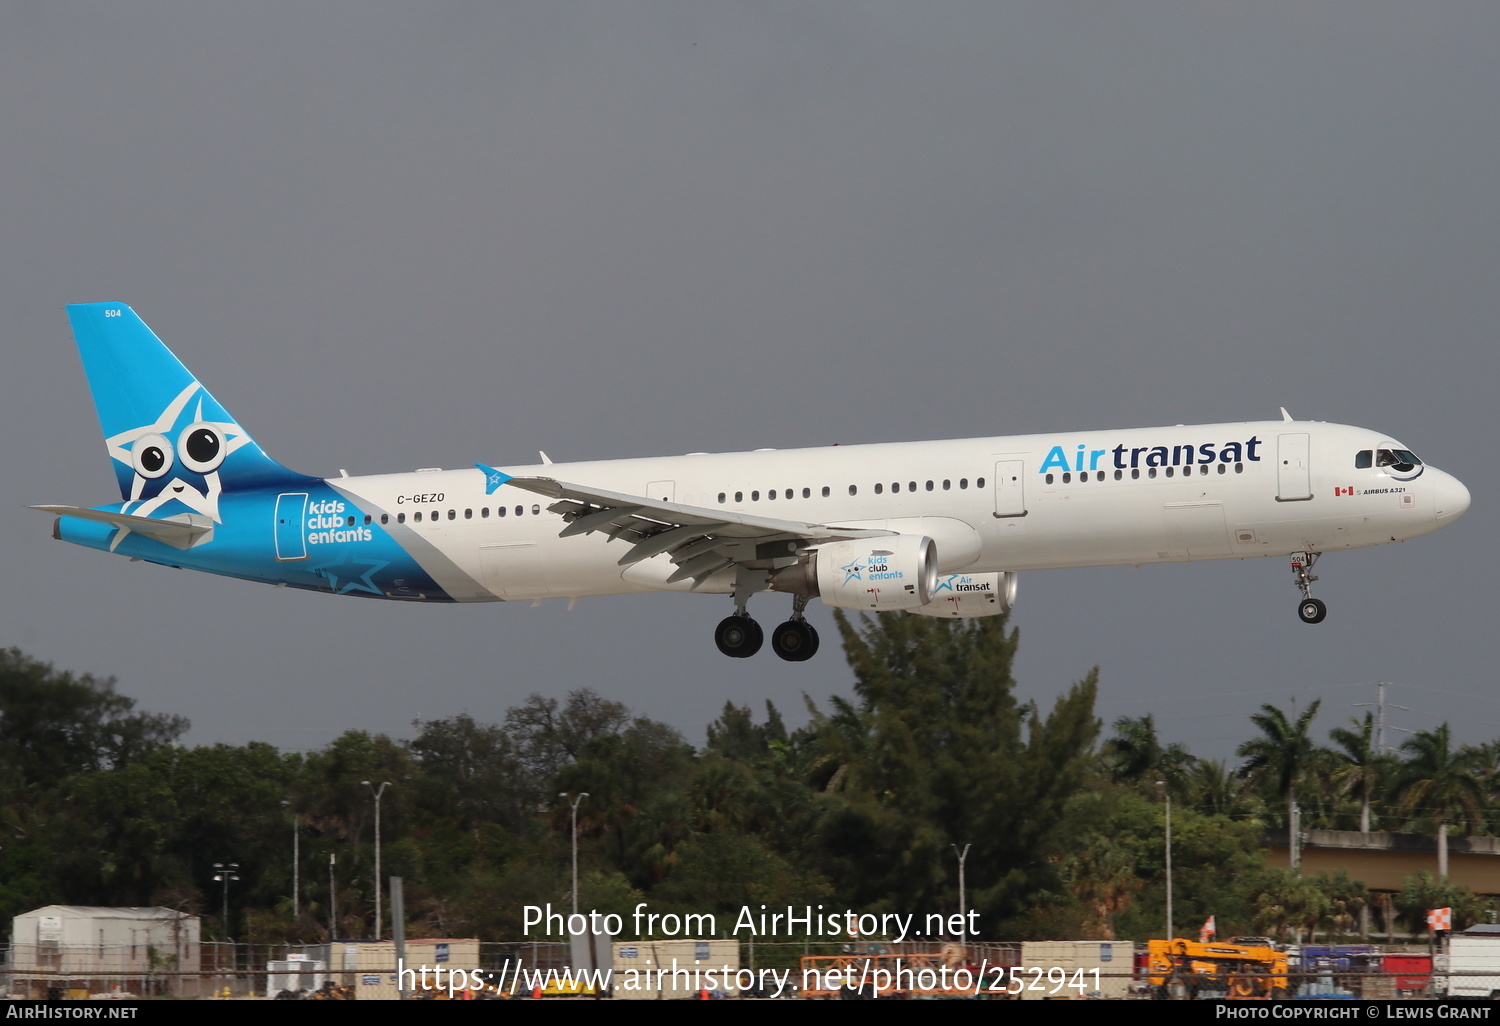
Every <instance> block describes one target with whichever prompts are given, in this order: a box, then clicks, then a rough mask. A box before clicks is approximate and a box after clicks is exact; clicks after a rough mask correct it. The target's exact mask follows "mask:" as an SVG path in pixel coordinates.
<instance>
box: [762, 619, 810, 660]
mask: <svg viewBox="0 0 1500 1026" xmlns="http://www.w3.org/2000/svg"><path fill="white" fill-rule="evenodd" d="M817 650H818V632H817V631H815V630H813V629H812V625H811V624H809V623H807V622H806V621H805V620H788V621H786V622H785V623H783V624H779V625H777V627H776V629H775V630H774V631H772V632H771V651H773V652H775V653H776V654H777V655H779V656H781V658H783V659H785V660H786V661H787V662H789V663H801V662H805V661H807V660H808V659H811V658H812V657H813V653H814V652H816V651H817Z"/></svg>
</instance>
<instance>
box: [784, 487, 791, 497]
mask: <svg viewBox="0 0 1500 1026" xmlns="http://www.w3.org/2000/svg"><path fill="white" fill-rule="evenodd" d="M785 497H786V498H788V499H790V498H791V497H792V490H791V489H790V488H788V489H787V490H786V496H785Z"/></svg>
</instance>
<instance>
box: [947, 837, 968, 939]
mask: <svg viewBox="0 0 1500 1026" xmlns="http://www.w3.org/2000/svg"><path fill="white" fill-rule="evenodd" d="M948 847H950V848H952V849H953V853H954V854H955V855H957V856H958V921H959V923H960V924H961V925H960V926H959V928H958V942H959V943H960V944H963V945H964V946H965V950H967V946H968V943H969V907H968V905H967V903H965V901H964V861H965V860H966V859H967V858H968V857H969V849H970V848H971V847H973V845H972V844H966V845H964V850H963V851H959V850H958V845H956V844H950V845H949V846H948ZM966 957H967V956H966Z"/></svg>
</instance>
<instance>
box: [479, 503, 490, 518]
mask: <svg viewBox="0 0 1500 1026" xmlns="http://www.w3.org/2000/svg"><path fill="white" fill-rule="evenodd" d="M489 518H490V508H489V507H488V506H486V507H484V508H483V509H481V510H480V511H479V519H481V520H488V519H489Z"/></svg>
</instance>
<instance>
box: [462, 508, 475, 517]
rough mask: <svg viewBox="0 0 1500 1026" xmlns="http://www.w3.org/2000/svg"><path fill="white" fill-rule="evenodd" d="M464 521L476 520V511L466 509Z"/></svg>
mask: <svg viewBox="0 0 1500 1026" xmlns="http://www.w3.org/2000/svg"><path fill="white" fill-rule="evenodd" d="M464 519H465V520H473V519H474V511H473V510H472V509H466V510H464Z"/></svg>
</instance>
